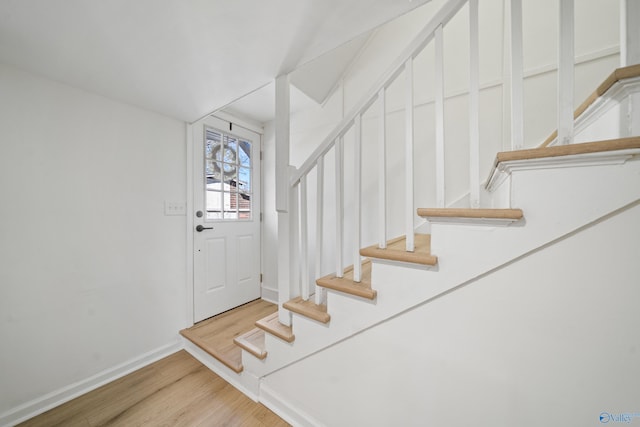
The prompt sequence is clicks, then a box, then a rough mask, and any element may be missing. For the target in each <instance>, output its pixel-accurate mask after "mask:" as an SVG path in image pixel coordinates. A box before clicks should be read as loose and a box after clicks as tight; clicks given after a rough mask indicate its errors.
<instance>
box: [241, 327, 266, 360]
mask: <svg viewBox="0 0 640 427" xmlns="http://www.w3.org/2000/svg"><path fill="white" fill-rule="evenodd" d="M264 334H265V332H264V331H263V330H262V329H259V328H254V329H252V330H250V331H249V332H247V333H244V334H242V335H240V336H238V337H235V338H234V339H233V342H234V343H235V344H236V345H238V346H240V347H241V348H243V349H245V350H246V351H248V352H249V353H251V354H253V355H254V356H255V357H257V358H258V359H260V360H262V359H264V358H265V357H267V351H266V350H265V345H264Z"/></svg>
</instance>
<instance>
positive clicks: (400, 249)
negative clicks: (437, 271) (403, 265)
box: [360, 234, 438, 265]
mask: <svg viewBox="0 0 640 427" xmlns="http://www.w3.org/2000/svg"><path fill="white" fill-rule="evenodd" d="M414 242H415V245H414V246H415V248H414V251H413V252H407V251H406V249H405V248H406V237H405V236H400V237H396V238H395V239H391V240H389V241H388V242H387V248H386V249H380V248H379V247H378V245H372V246H369V247H366V248H363V249H360V255H362V256H366V257H369V258H379V259H386V260H390V261H402V262H409V263H413V264H421V265H436V264H437V263H438V257H436V256H434V255H431V235H429V234H415V237H414Z"/></svg>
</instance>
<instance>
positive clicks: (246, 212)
mask: <svg viewBox="0 0 640 427" xmlns="http://www.w3.org/2000/svg"><path fill="white" fill-rule="evenodd" d="M251 153H252V143H251V141H249V140H246V139H243V138H238V137H236V136H234V135H231V134H227V133H224V132H221V131H219V130H216V129H213V128H205V144H204V154H205V155H204V158H205V180H206V182H205V198H204V199H205V205H206V212H207V216H206V219H208V220H250V219H251V218H252V211H253V209H252V208H253V206H252V200H251V199H252V198H251V195H252V193H253V191H252V187H251V175H252V170H253V167H252V166H253V164H252V154H251Z"/></svg>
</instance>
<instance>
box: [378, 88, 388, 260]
mask: <svg viewBox="0 0 640 427" xmlns="http://www.w3.org/2000/svg"><path fill="white" fill-rule="evenodd" d="M378 103H379V104H378V106H379V113H380V122H379V123H380V126H379V128H378V233H379V240H378V242H379V243H378V246H379V247H380V249H385V248H386V247H387V148H386V147H387V142H386V141H387V139H386V138H387V136H386V132H387V130H386V123H387V108H386V105H385V104H386V102H385V88H384V87H383V88H382V89H380V92H379V93H378Z"/></svg>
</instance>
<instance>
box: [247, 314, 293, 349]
mask: <svg viewBox="0 0 640 427" xmlns="http://www.w3.org/2000/svg"><path fill="white" fill-rule="evenodd" d="M256 326H257V327H258V328H260V329H262V330H263V331H265V332H268V333H270V334H271V335H274V336H276V337H278V338H280V339H282V340H285V341H286V342H293V341H294V340H295V339H296V337H295V335H293V331H292V329H291V326H286V325H283V324H282V323H280V321H279V320H278V312H275V313H273V314H271V315H269V316H267V317H265V318H264V319H260V320H258V321H257V322H256Z"/></svg>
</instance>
